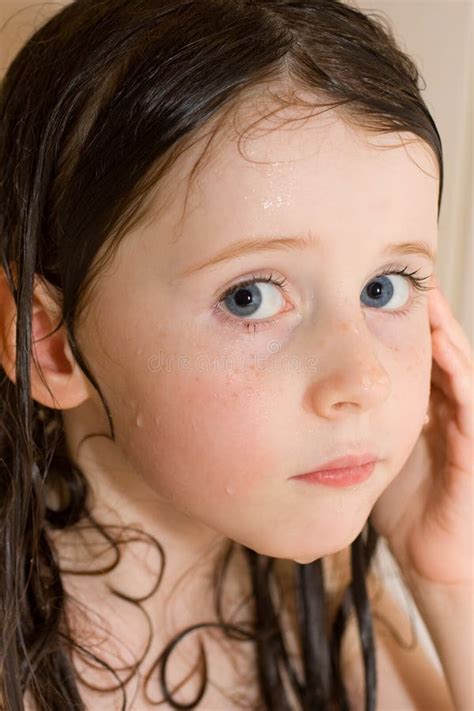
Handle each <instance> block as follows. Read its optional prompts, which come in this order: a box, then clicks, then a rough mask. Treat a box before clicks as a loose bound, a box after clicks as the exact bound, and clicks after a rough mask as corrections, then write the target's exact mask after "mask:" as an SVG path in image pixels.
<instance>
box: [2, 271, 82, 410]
mask: <svg viewBox="0 0 474 711" xmlns="http://www.w3.org/2000/svg"><path fill="white" fill-rule="evenodd" d="M60 318H61V312H60V309H59V307H58V306H57V304H56V303H55V301H54V299H53V298H52V296H51V295H50V294H49V293H48V292H47V290H46V288H45V285H44V284H43V283H42V282H40V281H39V280H37V281H36V282H35V289H34V297H33V314H32V348H33V351H34V353H35V354H36V358H37V360H38V364H39V366H40V367H41V370H42V372H43V378H41V375H40V373H39V371H38V369H37V368H36V365H35V363H34V361H33V358H32V359H31V371H30V373H31V395H32V397H33V399H34V400H36V401H37V402H39V403H41V404H42V405H45V406H46V407H49V408H54V409H60V410H67V409H70V408H73V407H77V406H78V405H80V404H81V403H83V402H84V401H85V400H87V399H88V398H89V397H90V396H91V390H90V389H89V388H90V387H91V386H90V385H89V381H88V380H87V378H86V376H85V375H84V374H83V372H82V371H81V370H80V368H79V366H78V364H77V363H76V361H75V358H74V356H73V355H72V352H71V349H70V347H69V343H68V341H67V336H66V331H65V329H64V327H63V326H61V328H59V329H58V330H57V331H56V332H55V333H54V334H53V335H49V334H50V333H51V331H53V330H54V328H55V327H56V326H57V324H58V323H59V321H60ZM16 320H17V319H16V306H15V302H14V299H13V294H12V292H11V291H10V288H9V286H8V282H7V278H6V275H5V272H4V270H3V269H0V364H1V365H2V367H3V369H4V371H5V373H6V374H7V376H8V377H9V378H10V380H11V381H12V382H13V383H15V382H16V369H15V359H16ZM43 379H44V381H45V382H46V383H47V385H48V387H49V389H50V390H51V392H52V394H53V396H54V398H52V397H51V395H50V393H49V391H48V388H47V387H46V385H45V384H44V382H43Z"/></svg>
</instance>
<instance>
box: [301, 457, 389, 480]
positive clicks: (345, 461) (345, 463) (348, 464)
mask: <svg viewBox="0 0 474 711" xmlns="http://www.w3.org/2000/svg"><path fill="white" fill-rule="evenodd" d="M376 459H377V457H376V455H375V454H369V453H366V454H356V455H352V454H351V455H346V456H344V457H338V458H337V459H332V460H331V461H330V462H325V463H324V464H320V465H319V466H318V467H317V468H316V469H311V472H306V473H307V474H310V473H312V472H323V471H331V470H333V469H348V468H351V469H353V468H355V467H361V466H363V465H364V464H368V463H369V462H374V461H375V460H376ZM297 476H304V474H298V475H297Z"/></svg>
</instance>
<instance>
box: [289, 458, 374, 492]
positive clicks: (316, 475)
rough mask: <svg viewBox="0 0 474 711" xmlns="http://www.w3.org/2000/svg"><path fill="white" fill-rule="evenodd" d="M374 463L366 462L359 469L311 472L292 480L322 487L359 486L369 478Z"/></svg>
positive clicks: (349, 468)
mask: <svg viewBox="0 0 474 711" xmlns="http://www.w3.org/2000/svg"><path fill="white" fill-rule="evenodd" d="M374 467H375V461H374V462H367V464H363V465H362V466H360V467H344V469H327V470H326V471H324V470H322V471H319V472H311V473H310V474H304V475H302V476H295V477H293V479H299V480H300V481H306V482H307V483H308V484H323V485H324V486H335V487H343V486H352V484H360V483H361V482H363V481H365V480H366V479H368V478H369V476H370V475H371V474H372V472H373V471H374Z"/></svg>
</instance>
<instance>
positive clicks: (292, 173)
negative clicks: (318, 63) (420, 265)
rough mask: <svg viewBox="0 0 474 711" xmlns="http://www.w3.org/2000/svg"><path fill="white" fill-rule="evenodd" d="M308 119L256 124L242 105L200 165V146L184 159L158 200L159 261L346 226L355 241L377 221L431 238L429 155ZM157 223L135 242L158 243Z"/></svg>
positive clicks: (328, 118) (328, 113)
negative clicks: (261, 237) (249, 239)
mask: <svg viewBox="0 0 474 711" xmlns="http://www.w3.org/2000/svg"><path fill="white" fill-rule="evenodd" d="M319 111H321V110H319ZM309 114H310V112H309V110H308V109H307V108H301V107H294V106H293V107H286V108H284V109H282V110H280V111H278V113H277V114H272V115H271V116H270V117H269V118H268V119H265V118H263V119H262V117H261V114H260V113H259V112H256V111H255V110H253V111H252V109H251V108H249V107H248V105H245V104H244V105H243V106H242V107H241V110H240V114H239V113H237V114H236V115H235V116H234V117H233V120H232V121H228V122H226V123H224V124H223V125H222V126H221V127H220V128H219V130H218V131H217V132H216V134H215V135H214V137H213V140H212V142H211V144H210V145H209V146H207V148H206V150H205V156H204V160H203V161H202V164H201V163H200V160H201V154H202V150H203V146H202V144H200V142H199V141H198V142H197V143H196V144H195V145H193V146H192V148H191V149H189V150H187V151H185V152H184V153H183V154H182V155H181V156H180V157H179V158H178V160H177V162H176V163H175V164H174V165H173V167H172V168H171V170H170V172H169V173H168V175H167V178H166V186H165V190H164V191H163V192H162V193H161V201H160V204H161V206H163V205H164V209H163V207H160V213H159V224H160V226H161V228H162V229H160V230H159V234H160V245H161V247H160V249H162V250H163V252H162V254H163V256H165V255H166V253H167V250H170V252H169V254H172V255H173V260H175V259H176V260H178V261H180V260H181V259H184V258H185V257H186V256H187V255H189V253H190V252H192V254H198V255H199V254H201V253H202V252H204V251H205V252H207V251H208V250H209V243H210V242H211V243H212V244H211V247H216V248H219V247H220V246H225V245H226V244H228V243H229V242H231V241H232V240H233V239H239V238H241V237H243V236H244V235H254V234H255V233H256V232H258V233H260V234H261V233H265V234H268V235H271V234H272V233H277V232H278V233H282V231H285V230H286V229H287V230H288V233H289V234H293V233H295V232H298V231H300V232H301V234H307V233H308V231H309V230H314V231H317V232H320V233H323V234H324V233H327V234H328V235H329V234H330V233H331V232H338V233H341V230H342V231H344V230H347V229H348V226H350V229H351V230H352V234H353V235H356V234H357V231H358V230H360V232H361V233H365V232H366V231H367V230H368V229H373V230H380V226H381V220H382V221H383V223H384V225H386V226H390V225H391V224H397V225H398V230H399V231H400V230H403V229H409V230H414V229H419V228H420V227H423V228H424V229H425V230H426V229H432V231H433V232H435V231H436V229H437V200H438V186H439V175H438V166H437V164H436V159H435V156H434V154H433V152H432V150H431V148H430V147H429V146H427V145H426V144H425V143H424V142H422V141H421V140H420V139H419V138H418V137H417V136H415V135H413V134H411V133H408V132H391V133H385V134H382V133H378V134H376V133H369V132H367V131H364V130H362V129H360V128H357V127H355V126H354V125H353V124H351V123H349V122H348V121H347V120H345V119H344V118H343V117H342V116H341V115H340V114H339V113H338V112H337V111H336V110H332V109H331V110H325V111H324V112H322V113H317V112H315V111H314V110H313V112H312V115H309ZM242 120H243V121H244V122H245V125H247V126H248V125H252V126H253V128H252V129H251V130H249V131H248V132H246V133H245V135H244V133H243V132H242V131H240V130H236V127H238V128H239V126H238V125H239V122H241V121H242ZM196 163H199V166H198V169H197V172H195V173H192V171H193V170H194V169H195V167H196ZM190 176H192V181H191V183H189V180H190ZM159 192H160V191H159V190H158V194H159ZM163 198H166V199H164V200H163ZM156 224H157V223H156V222H154V221H153V220H152V221H151V222H150V223H149V226H148V227H147V228H145V230H142V231H141V236H142V237H143V238H145V239H146V238H147V237H150V236H151V239H154V238H155V239H156V235H157V230H156ZM153 236H154V237H153ZM393 236H394V235H393V234H391V235H387V241H388V239H389V237H393Z"/></svg>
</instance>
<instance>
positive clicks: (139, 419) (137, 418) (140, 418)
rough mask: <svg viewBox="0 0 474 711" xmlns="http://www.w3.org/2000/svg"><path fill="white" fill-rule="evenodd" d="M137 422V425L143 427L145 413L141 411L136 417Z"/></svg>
mask: <svg viewBox="0 0 474 711" xmlns="http://www.w3.org/2000/svg"><path fill="white" fill-rule="evenodd" d="M135 424H136V426H137V427H143V415H142V414H141V413H140V412H139V413H138V414H137V416H136V418H135Z"/></svg>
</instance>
